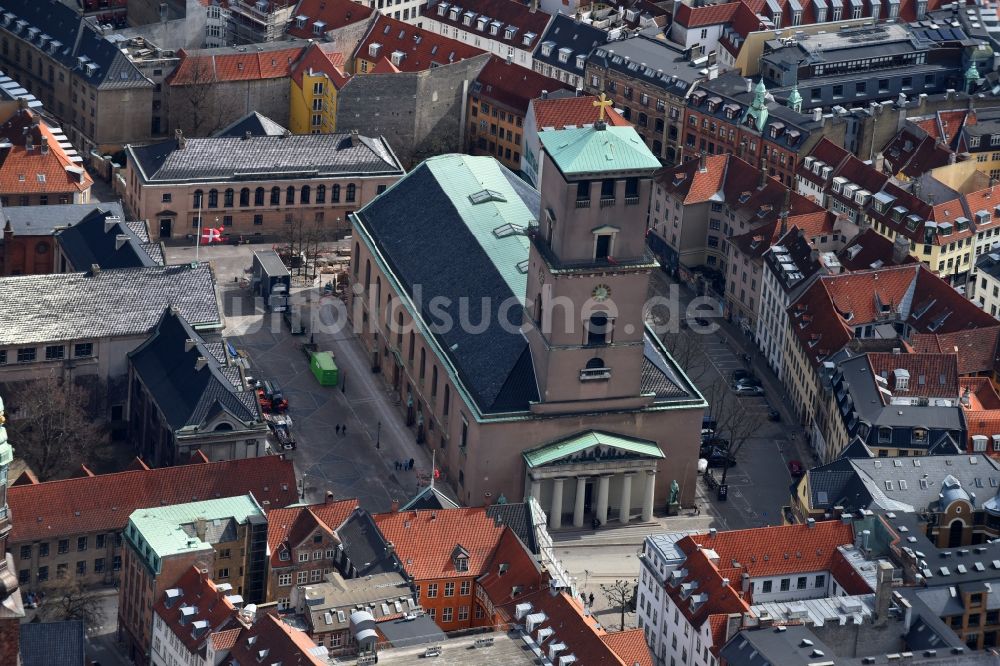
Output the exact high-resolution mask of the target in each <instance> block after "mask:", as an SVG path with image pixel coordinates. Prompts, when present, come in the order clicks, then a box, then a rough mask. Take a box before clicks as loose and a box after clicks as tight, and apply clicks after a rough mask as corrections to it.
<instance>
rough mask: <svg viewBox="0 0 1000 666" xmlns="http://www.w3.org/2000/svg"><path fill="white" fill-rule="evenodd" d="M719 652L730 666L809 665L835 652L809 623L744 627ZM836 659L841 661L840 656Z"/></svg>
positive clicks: (829, 656) (827, 657)
mask: <svg viewBox="0 0 1000 666" xmlns="http://www.w3.org/2000/svg"><path fill="white" fill-rule="evenodd" d="M803 641H806V642H805V643H804V642H803ZM719 654H720V656H721V657H722V661H723V662H725V663H726V664H729V665H730V666H751V664H752V665H754V666H759V665H760V664H776V665H777V664H780V665H781V666H808V665H809V664H814V663H817V662H822V661H827V660H829V659H830V658H831V657H833V656H834V654H835V653H834V651H833V650H832V649H831V648H830V646H828V645H826V644H825V643H823V641H821V640H820V639H819V638H817V636H816V634H815V633H813V631H812V629H810V628H809V627H806V626H803V625H791V626H788V627H784V628H777V627H775V628H769V629H757V630H749V629H744V630H743V631H741V632H739V633H738V634H736V635H735V636H733V637H732V638H731V639H729V642H728V643H726V645H725V646H724V647H723V648H722V650H721V651H720V653H719ZM837 663H840V662H839V660H838V662H837Z"/></svg>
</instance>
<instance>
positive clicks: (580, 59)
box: [576, 53, 587, 69]
mask: <svg viewBox="0 0 1000 666" xmlns="http://www.w3.org/2000/svg"><path fill="white" fill-rule="evenodd" d="M586 64H587V56H585V55H584V54H582V53H581V54H580V55H578V56H577V57H576V68H577V69H583V68H584V66H585V65H586Z"/></svg>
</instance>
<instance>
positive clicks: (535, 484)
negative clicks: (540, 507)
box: [531, 477, 542, 502]
mask: <svg viewBox="0 0 1000 666" xmlns="http://www.w3.org/2000/svg"><path fill="white" fill-rule="evenodd" d="M531 496H532V497H534V498H535V501H536V502H541V501H542V481H541V479H536V478H535V477H531Z"/></svg>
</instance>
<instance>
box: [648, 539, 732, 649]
mask: <svg viewBox="0 0 1000 666" xmlns="http://www.w3.org/2000/svg"><path fill="white" fill-rule="evenodd" d="M744 531H747V530H744ZM678 545H679V546H681V548H682V549H683V550H684V551H685V552H686V553H687V558H686V559H685V560H684V568H683V571H687V576H685V577H684V578H683V579H679V580H674V581H672V582H671V583H668V584H667V586H666V593H667V594H669V595H670V598H671V599H673V601H674V603H675V604H676V605H677V607H678V608H680V610H681V612H682V613H683V614H684V617H685V618H687V620H688V622H689V623H690V624H691V626H693V627H694V628H695V629H696V630H699V631H700V629H701V626H702V624H704V623H705V622H706V621H707V620H708V618H709V617H711V616H712V615H719V614H722V615H726V614H729V613H744V612H747V611H749V610H750V603H749V599H744V598H743V596H742V594H741V593H740V592H738V591H737V589H736V588H734V587H733V584H734V582H733V581H734V578H732V577H731V578H730V584H728V585H725V584H724V582H725V581H724V580H723V578H724V576H723V575H722V574H721V572H720V571H719V569H718V568H717V567H716V566H715V565H714V564H713V563H712V562H711V561H710V560H709V559H708V555H707V554H706V553H705V551H703V550H700V549H698V548H697V546H695V542H694V541H692V540H691V537H685V538H684V539H681V541H679V542H678ZM685 545H686V547H685ZM735 580H736V582H735V585H739V584H740V582H739V580H738V578H737V579H735ZM685 583H689V584H694V585H696V586H697V587H696V588H695V589H694V591H693V592H690V593H686V592H685V591H684V588H683V587H682V586H683V585H684V584H685ZM693 594H699V595H705V597H707V599H706V600H705V601H704V603H702V604H701V605H699V606H697V607H695V606H694V605H693V603H692V602H691V595H693ZM705 597H702V598H703V599H705ZM718 647H721V646H718Z"/></svg>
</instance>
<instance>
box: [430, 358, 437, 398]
mask: <svg viewBox="0 0 1000 666" xmlns="http://www.w3.org/2000/svg"><path fill="white" fill-rule="evenodd" d="M437 394H438V367H437V366H436V365H435V366H432V367H431V397H432V398H436V397H437Z"/></svg>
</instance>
